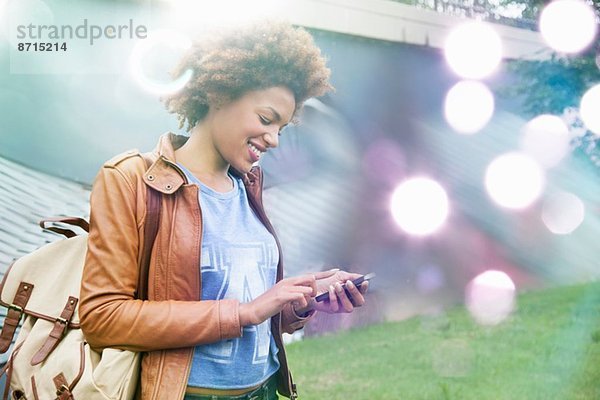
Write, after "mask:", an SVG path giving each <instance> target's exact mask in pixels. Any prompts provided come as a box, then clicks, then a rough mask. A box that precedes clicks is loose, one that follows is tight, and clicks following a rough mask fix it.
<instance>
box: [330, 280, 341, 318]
mask: <svg viewBox="0 0 600 400" xmlns="http://www.w3.org/2000/svg"><path fill="white" fill-rule="evenodd" d="M329 309H330V310H331V311H332V312H338V310H339V309H340V307H339V304H338V301H337V296H336V295H335V289H334V287H333V285H329Z"/></svg>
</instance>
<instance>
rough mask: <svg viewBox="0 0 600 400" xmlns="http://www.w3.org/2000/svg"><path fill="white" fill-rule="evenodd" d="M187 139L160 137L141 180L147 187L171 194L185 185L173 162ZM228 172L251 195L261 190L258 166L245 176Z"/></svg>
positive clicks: (168, 134)
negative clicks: (151, 160) (238, 179)
mask: <svg viewBox="0 0 600 400" xmlns="http://www.w3.org/2000/svg"><path fill="white" fill-rule="evenodd" d="M188 139H189V137H188V136H184V135H177V134H175V133H173V132H167V133H164V134H163V135H161V136H160V138H159V139H158V143H157V144H156V147H155V148H154V150H153V151H152V158H153V159H155V161H154V162H153V163H152V165H151V166H150V168H148V170H147V171H146V172H145V173H144V178H143V179H144V182H145V183H146V184H147V185H148V186H150V187H152V188H153V189H155V190H157V191H159V192H161V193H164V194H171V193H174V192H176V191H177V190H178V189H179V188H180V187H181V185H183V184H185V183H187V179H186V177H185V174H184V172H183V171H182V170H181V168H179V166H178V165H177V164H176V162H175V150H177V149H178V148H180V147H181V146H183V145H184V143H185V142H187V140H188ZM229 172H230V173H231V174H232V175H235V176H238V177H241V178H242V180H243V182H244V185H245V186H246V188H247V189H249V190H250V191H251V192H252V194H256V192H257V191H260V188H262V172H261V170H260V167H258V166H254V167H252V169H251V170H250V172H248V173H245V174H241V173H240V172H238V171H237V170H235V169H234V168H232V167H230V168H229Z"/></svg>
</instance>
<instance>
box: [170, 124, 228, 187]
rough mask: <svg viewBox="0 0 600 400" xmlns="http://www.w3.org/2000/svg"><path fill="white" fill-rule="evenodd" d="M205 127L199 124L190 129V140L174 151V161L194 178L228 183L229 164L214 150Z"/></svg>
mask: <svg viewBox="0 0 600 400" xmlns="http://www.w3.org/2000/svg"><path fill="white" fill-rule="evenodd" d="M206 125H207V124H203V123H199V124H197V125H196V126H195V127H194V128H193V129H192V131H191V135H190V138H189V139H188V140H187V141H186V142H185V144H184V145H183V146H181V147H180V148H178V149H177V150H175V161H177V162H178V163H181V164H183V166H185V167H186V168H187V169H188V170H189V171H190V172H192V173H193V174H194V175H196V176H203V177H209V178H211V179H227V181H229V178H228V176H227V171H228V170H229V163H227V162H225V160H223V158H222V157H221V155H220V154H219V152H218V151H217V149H216V148H215V146H214V144H213V143H212V140H211V139H210V135H209V133H208V126H206Z"/></svg>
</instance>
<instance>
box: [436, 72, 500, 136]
mask: <svg viewBox="0 0 600 400" xmlns="http://www.w3.org/2000/svg"><path fill="white" fill-rule="evenodd" d="M493 114H494V95H493V94H492V92H491V91H490V90H489V89H488V88H487V86H485V85H484V84H483V83H481V82H476V81H461V82H458V83H457V84H456V85H454V86H453V87H452V88H451V89H450V90H449V91H448V94H447V95H446V100H445V102H444V115H445V117H446V121H448V123H449V124H450V126H452V128H454V130H456V131H457V132H459V133H464V134H472V133H475V132H477V131H479V130H481V129H482V128H483V127H484V126H485V125H486V124H487V123H488V122H489V120H490V118H492V115H493Z"/></svg>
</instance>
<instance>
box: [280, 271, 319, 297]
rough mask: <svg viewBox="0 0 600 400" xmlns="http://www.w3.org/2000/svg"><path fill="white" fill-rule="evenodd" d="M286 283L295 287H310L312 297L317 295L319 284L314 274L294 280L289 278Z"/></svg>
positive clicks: (297, 277)
mask: <svg viewBox="0 0 600 400" xmlns="http://www.w3.org/2000/svg"><path fill="white" fill-rule="evenodd" d="M285 281H286V282H287V283H289V284H290V285H292V286H294V287H309V288H310V289H311V292H310V294H311V296H316V295H317V282H316V278H315V275H313V274H304V275H300V276H296V277H293V278H287V279H285Z"/></svg>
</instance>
